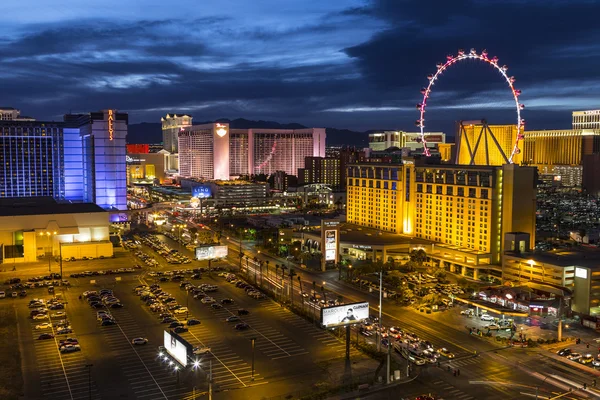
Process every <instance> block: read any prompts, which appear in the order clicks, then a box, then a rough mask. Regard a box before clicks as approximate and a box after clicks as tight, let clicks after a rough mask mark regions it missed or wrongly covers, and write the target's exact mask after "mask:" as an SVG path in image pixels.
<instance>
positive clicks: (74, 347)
mask: <svg viewBox="0 0 600 400" xmlns="http://www.w3.org/2000/svg"><path fill="white" fill-rule="evenodd" d="M79 350H81V346H79V345H78V344H66V345H64V346H61V347H60V352H61V353H72V352H74V351H79Z"/></svg>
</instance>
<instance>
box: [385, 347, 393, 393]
mask: <svg viewBox="0 0 600 400" xmlns="http://www.w3.org/2000/svg"><path fill="white" fill-rule="evenodd" d="M391 358H392V342H391V340H390V339H389V336H388V344H387V368H386V370H387V375H386V380H385V381H386V382H387V384H388V385H389V384H390V383H391V382H390V379H391V377H390V373H391V371H390V368H391V365H390V364H391Z"/></svg>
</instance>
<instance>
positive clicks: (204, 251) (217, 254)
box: [196, 246, 227, 261]
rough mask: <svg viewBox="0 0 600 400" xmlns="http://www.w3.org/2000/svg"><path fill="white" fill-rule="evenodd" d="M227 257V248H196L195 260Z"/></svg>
mask: <svg viewBox="0 0 600 400" xmlns="http://www.w3.org/2000/svg"><path fill="white" fill-rule="evenodd" d="M225 257H227V246H201V247H196V260H200V261H202V260H214V259H215V258H225Z"/></svg>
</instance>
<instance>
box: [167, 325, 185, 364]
mask: <svg viewBox="0 0 600 400" xmlns="http://www.w3.org/2000/svg"><path fill="white" fill-rule="evenodd" d="M164 347H165V350H166V351H167V353H169V354H170V355H171V357H173V358H174V359H175V360H177V362H179V364H181V365H183V366H184V367H185V366H186V365H187V362H188V361H187V353H188V349H187V346H186V345H185V344H184V343H182V342H181V341H179V339H177V337H175V336H174V335H171V333H170V332H168V331H165V334H164Z"/></svg>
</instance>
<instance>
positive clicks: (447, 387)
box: [433, 380, 475, 400]
mask: <svg viewBox="0 0 600 400" xmlns="http://www.w3.org/2000/svg"><path fill="white" fill-rule="evenodd" d="M433 386H434V387H435V388H436V389H437V390H438V392H439V394H440V395H442V396H443V397H444V399H456V400H471V399H474V398H475V397H473V396H471V395H470V394H467V393H465V392H463V391H462V390H460V389H457V388H456V387H455V386H452V385H451V384H449V383H448V382H445V381H442V380H439V381H435V382H433Z"/></svg>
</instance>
